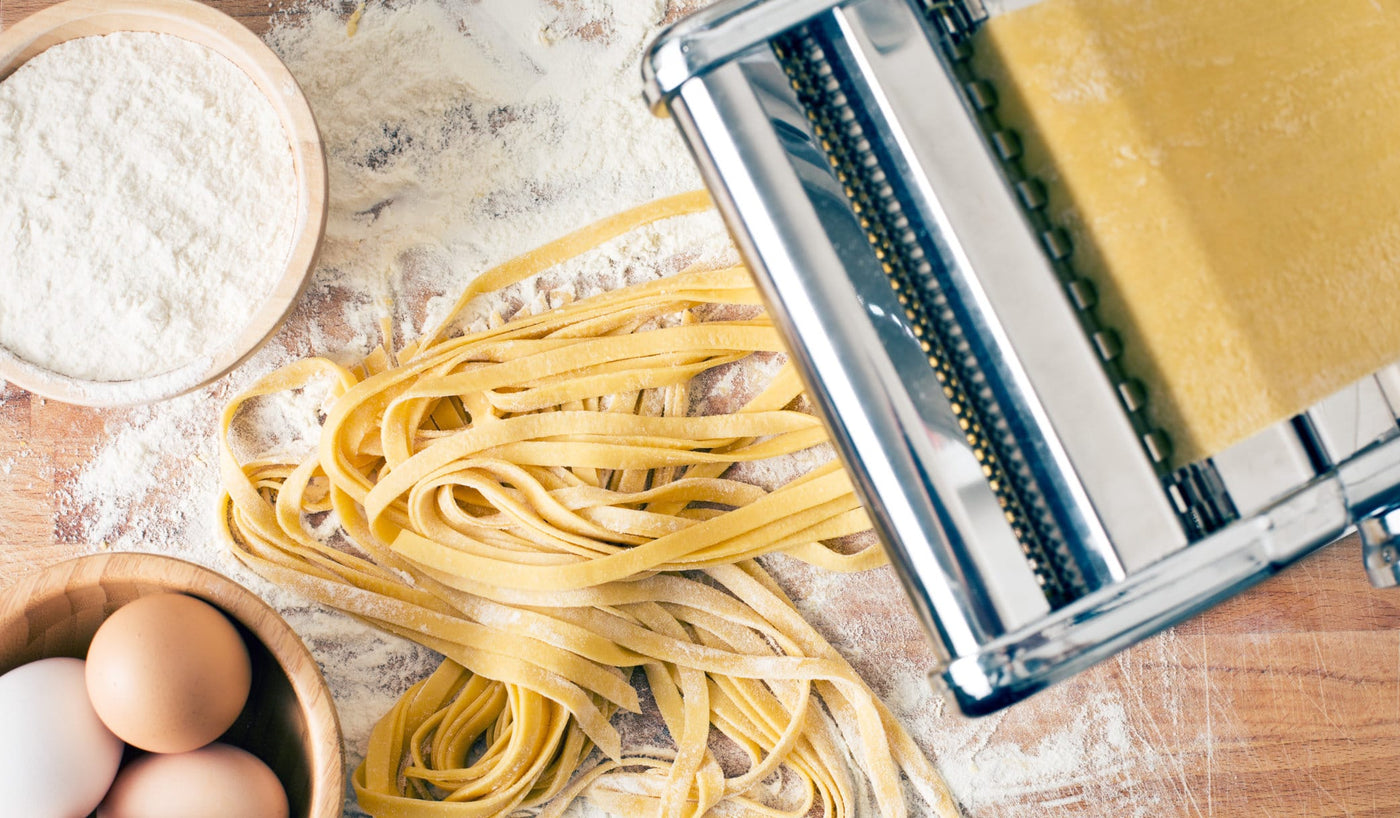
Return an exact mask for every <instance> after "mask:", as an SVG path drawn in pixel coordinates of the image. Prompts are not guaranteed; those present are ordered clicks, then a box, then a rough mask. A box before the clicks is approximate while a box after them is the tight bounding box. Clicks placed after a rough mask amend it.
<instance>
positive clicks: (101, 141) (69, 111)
mask: <svg viewBox="0 0 1400 818" xmlns="http://www.w3.org/2000/svg"><path fill="white" fill-rule="evenodd" d="M0 156H4V157H6V158H5V161H4V162H0V246H4V247H7V248H13V252H6V253H4V254H3V255H0V280H3V281H4V282H5V296H4V298H3V299H0V345H3V346H4V347H5V348H6V349H8V350H9V351H10V352H13V353H14V354H15V355H17V356H18V357H20V358H22V359H24V360H26V361H28V362H30V363H32V364H35V365H37V366H39V367H42V368H44V369H47V370H50V371H53V372H57V373H59V374H62V375H68V376H71V377H74V378H79V379H84V380H100V381H123V380H131V379H137V378H143V377H147V376H151V375H157V374H160V373H164V372H169V371H171V370H175V369H179V368H180V367H182V366H184V365H186V364H190V363H191V362H194V361H198V360H202V359H203V358H204V357H205V356H208V355H210V354H212V353H214V352H215V351H216V350H218V348H219V347H220V346H222V345H223V344H225V343H227V342H229V341H230V340H231V339H232V338H234V337H235V336H236V335H237V333H238V331H239V330H240V329H242V328H243V325H244V324H245V323H246V322H247V320H248V316H249V315H250V314H251V309H250V305H251V304H255V303H256V302H257V299H259V298H260V297H261V296H262V295H263V294H264V293H267V292H269V291H270V290H271V288H272V285H273V283H274V282H275V281H276V280H277V279H278V278H279V277H280V276H281V273H282V272H283V270H284V269H285V265H286V259H287V254H288V252H289V251H290V248H291V237H292V231H293V228H294V226H295V223H296V204H297V193H296V186H295V180H294V177H293V173H292V153H291V148H290V146H289V144H288V142H287V136H286V133H285V131H284V130H283V128H282V125H281V122H280V120H279V119H278V117H277V114H276V112H275V111H274V110H273V108H272V105H271V104H270V103H269V102H268V101H267V99H266V98H265V97H264V96H263V94H262V93H261V92H260V91H259V90H258V89H257V87H256V86H255V85H254V84H253V82H252V80H250V79H249V78H248V76H247V75H246V74H244V73H243V72H242V71H241V70H239V69H238V68H237V67H236V66H235V65H234V64H233V63H231V62H229V61H228V60H227V59H225V58H224V57H222V56H220V55H218V54H216V53H214V52H213V51H211V50H209V49H207V48H205V47H203V46H200V45H196V44H194V43H191V42H189V41H187V40H182V39H179V38H177V37H172V36H169V35H165V34H152V33H145V32H118V33H115V34H109V35H106V36H94V37H82V38H79V39H76V40H70V41H68V42H65V43H61V44H59V45H56V46H54V47H52V48H49V49H47V50H46V51H44V52H42V53H40V54H39V55H38V56H36V57H34V58H33V59H31V60H29V61H28V62H26V63H25V64H24V65H23V66H21V67H20V68H19V70H17V71H16V72H15V73H14V74H13V75H11V76H10V77H8V78H7V79H6V80H5V81H4V82H3V83H0Z"/></svg>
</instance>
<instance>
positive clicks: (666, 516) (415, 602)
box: [221, 194, 957, 818]
mask: <svg viewBox="0 0 1400 818" xmlns="http://www.w3.org/2000/svg"><path fill="white" fill-rule="evenodd" d="M708 206H709V203H708V199H706V197H705V196H704V195H703V194H688V195H684V196H679V197H673V198H670V199H664V200H661V201H658V202H655V203H652V204H650V205H646V206H643V207H641V208H638V209H635V210H632V211H629V212H627V213H624V214H621V215H620V216H616V217H613V218H611V219H608V220H605V221H603V222H600V223H598V224H595V225H593V226H592V227H589V228H586V229H584V230H581V231H578V232H576V233H573V234H571V235H569V236H566V237H565V238H563V239H560V240H558V241H556V242H554V243H553V244H550V245H547V246H545V247H544V248H541V249H539V250H536V251H534V252H532V253H529V254H527V255H525V256H522V257H520V258H517V259H515V260H514V261H511V262H509V263H507V264H505V265H502V266H501V267H498V268H496V269H494V270H491V271H489V272H487V273H485V274H484V275H482V276H480V277H478V278H477V279H476V281H475V282H474V283H473V285H472V286H471V287H470V288H469V289H468V290H467V291H466V292H465V293H464V294H463V295H462V297H461V299H460V300H459V301H458V303H457V305H456V307H455V308H454V310H453V312H452V315H451V316H449V318H448V319H447V321H446V322H444V324H443V326H444V327H445V326H448V325H449V324H450V323H451V322H452V320H453V319H454V318H455V317H456V315H457V314H458V313H460V312H461V310H462V308H463V307H464V306H465V305H466V304H467V303H468V302H469V301H471V300H472V299H473V298H475V297H476V296H478V295H481V294H483V293H486V292H491V291H494V290H498V289H500V288H503V287H506V286H509V285H511V284H513V283H516V282H519V281H521V280H523V279H525V278H527V277H529V276H531V275H533V274H536V273H539V272H541V271H543V270H546V269H548V268H550V267H552V266H554V265H556V264H558V263H560V262H562V261H565V260H567V259H569V258H571V257H573V256H575V255H578V254H579V253H581V252H584V251H586V250H588V249H591V248H593V247H596V246H598V245H599V244H602V243H603V242H606V241H608V240H610V239H612V238H614V237H616V236H619V235H621V234H623V233H625V232H628V231H630V230H633V229H636V228H638V227H640V226H642V225H645V224H648V223H650V222H654V221H657V220H660V219H664V218H669V217H674V216H680V215H685V214H690V213H694V212H696V211H699V210H702V209H705V208H708ZM758 306H759V298H758V295H757V293H756V291H755V289H754V287H753V284H752V281H751V280H750V278H749V276H748V273H747V272H746V271H745V270H744V269H742V268H731V269H721V270H690V271H686V272H682V273H679V274H676V275H673V276H669V277H665V278H661V279H658V280H655V281H650V282H647V283H644V284H640V285H633V286H629V287H625V288H622V289H619V290H614V291H611V292H607V293H604V294H602V295H598V296H595V297H591V298H587V299H582V300H579V301H575V302H573V303H569V304H567V305H564V306H562V307H559V308H557V309H553V310H550V311H548V312H545V313H543V314H535V315H522V316H519V317H516V318H514V319H513V320H510V321H508V322H496V323H499V326H495V327H493V328H491V329H488V330H486V331H481V332H471V333H467V334H464V335H459V336H456V337H446V336H447V333H446V332H445V331H444V330H439V331H438V332H435V333H431V334H429V335H427V336H426V337H425V338H424V339H422V340H421V341H419V342H418V343H417V344H415V345H412V346H410V347H409V348H407V349H404V350H402V351H401V352H400V354H399V355H398V356H397V357H398V361H397V362H395V361H394V357H395V356H394V355H393V353H392V352H391V351H390V350H389V349H388V348H387V342H386V348H381V349H379V350H377V351H376V352H375V353H374V354H372V355H371V356H369V358H367V359H366V360H365V361H363V362H362V363H361V364H360V365H359V366H358V367H356V368H354V370H351V369H346V368H344V367H341V366H339V365H337V364H335V363H332V362H330V361H327V360H324V359H309V360H305V361H301V362H299V363H295V364H292V365H290V366H287V367H285V368H283V369H281V370H278V371H276V372H273V373H272V374H270V375H268V376H266V377H264V378H263V379H261V380H260V381H259V382H258V383H256V384H255V385H254V386H253V387H252V388H251V389H250V390H248V391H247V392H246V393H244V394H243V395H241V396H239V397H238V398H237V399H235V400H234V401H233V402H232V403H231V404H230V405H229V406H228V407H227V408H226V409H225V411H224V414H223V418H222V423H223V441H222V473H223V480H224V486H225V489H226V494H225V496H224V498H223V503H222V509H221V520H222V521H223V524H224V533H225V535H226V537H227V539H228V542H229V543H230V544H231V546H232V548H233V551H234V553H235V554H236V555H237V556H238V558H239V559H241V560H242V561H244V562H245V563H246V564H248V565H249V566H251V567H252V568H253V569H255V570H257V571H258V572H260V573H262V574H263V575H264V576H266V577H267V578H269V579H271V580H272V581H274V582H277V583H279V584H280V585H283V586H285V587H288V588H291V589H294V590H296V591H299V592H301V593H303V594H305V595H306V596H308V597H310V598H313V599H315V600H318V601H320V602H322V603H324V604H326V605H329V606H331V607H334V608H337V609H340V610H343V611H346V612H348V613H350V614H353V615H355V616H357V617H359V618H361V619H363V620H365V621H367V622H370V623H372V624H374V625H377V626H379V627H381V628H384V629H385V630H387V631H390V632H392V633H395V634H398V635H400V636H403V637H405V638H408V639H411V640H414V641H416V642H418V643H420V644H422V645H424V646H426V647H429V648H431V649H433V650H436V651H438V652H440V653H441V654H443V656H444V657H446V658H445V660H444V662H443V664H442V666H441V667H440V668H439V669H438V670H437V672H435V673H434V674H432V675H431V676H430V677H429V678H427V679H425V680H423V681H422V682H420V683H419V684H418V685H416V686H415V687H413V688H412V689H411V690H409V691H408V693H407V694H406V695H405V696H404V697H403V698H402V699H401V700H400V701H399V702H398V704H397V705H395V707H394V708H393V709H392V710H391V711H390V712H389V713H388V714H387V715H386V716H385V717H384V719H383V720H381V721H380V722H379V724H378V725H377V726H376V728H375V730H374V732H373V735H372V737H371V739H370V744H369V747H368V749H367V753H366V758H365V762H364V764H363V765H361V766H360V767H359V768H358V769H357V770H356V771H355V774H354V786H355V790H356V792H357V794H358V797H359V800H360V804H361V806H362V807H363V808H364V809H365V810H366V811H367V812H369V813H370V814H371V815H374V816H377V818H398V817H399V816H451V817H452V818H458V817H460V818H468V817H471V816H482V817H483V818H484V817H485V816H505V815H512V814H515V813H517V812H520V811H523V810H530V809H539V810H542V811H541V812H540V814H542V815H546V816H557V815H559V814H560V813H562V812H563V810H564V809H566V808H567V806H568V804H569V803H570V802H572V801H573V800H574V799H576V798H579V797H583V798H587V799H589V800H590V801H593V802H594V803H595V804H597V805H599V806H601V807H603V808H604V809H607V810H610V811H612V812H615V813H616V814H619V815H627V816H634V815H636V816H640V815H661V816H678V817H681V818H690V816H700V815H705V814H709V813H711V812H712V811H713V813H714V814H726V815H729V814H733V815H754V816H772V817H773V818H777V817H778V816H793V817H794V818H796V817H797V816H803V815H807V814H808V813H810V812H811V811H812V810H813V809H814V808H816V807H817V806H818V805H819V809H820V812H821V814H823V815H827V816H861V815H867V814H870V813H871V811H872V809H878V812H879V813H880V814H882V815H885V816H903V815H905V814H906V813H907V807H906V799H905V792H904V786H905V785H904V782H905V781H907V783H908V785H909V787H910V788H911V789H912V790H914V791H915V792H916V793H917V795H918V797H919V798H920V799H921V800H922V801H924V802H925V803H926V804H927V805H928V807H929V808H930V810H931V812H932V813H933V814H936V815H940V816H945V815H954V814H956V812H957V810H956V807H955V806H954V803H953V800H952V799H951V797H950V796H949V794H948V792H947V790H946V788H945V787H944V785H943V782H942V781H941V779H940V778H939V776H938V774H937V772H936V771H935V770H934V769H933V766H932V765H931V764H930V762H929V761H928V759H927V758H926V757H925V756H924V755H923V753H922V752H921V751H920V750H919V748H918V747H917V746H916V745H915V744H914V742H913V741H912V740H911V739H910V737H909V736H908V734H907V733H906V732H905V730H904V729H903V728H902V727H901V726H900V725H899V724H898V722H897V721H896V720H895V719H894V718H893V716H892V715H891V714H890V712H889V711H888V710H887V709H886V708H885V707H884V706H883V705H882V704H881V703H880V702H879V700H878V699H877V698H876V697H875V695H874V694H873V693H872V692H871V690H870V688H869V687H868V686H867V685H866V684H865V683H864V682H863V681H862V680H861V678H860V677H859V676H858V675H857V673H856V672H855V671H854V670H853V669H852V668H851V666H850V665H849V664H848V663H847V662H846V661H845V660H844V659H843V658H842V657H841V656H840V655H839V654H838V653H837V652H836V651H835V650H834V649H833V648H832V647H831V646H830V645H829V644H828V643H827V641H826V640H825V639H824V638H823V637H822V636H821V635H820V634H819V633H818V632H817V631H816V630H815V629H813V628H812V627H811V626H810V625H808V624H807V623H806V622H805V621H804V620H803V619H802V617H801V616H800V615H799V614H798V612H797V610H796V608H795V607H794V605H793V603H792V602H791V601H790V600H789V599H788V598H787V596H786V595H785V594H784V592H783V591H782V590H781V589H780V588H779V587H778V585H777V584H776V583H775V582H774V581H773V580H772V579H771V578H770V577H769V575H768V574H767V573H766V572H765V570H764V569H763V568H762V567H761V566H760V565H759V563H758V562H757V561H755V559H754V558H755V557H757V556H759V555H761V554H765V553H771V552H782V553H785V554H788V555H790V556H792V557H795V558H797V559H800V560H804V561H806V562H809V563H812V564H814V565H817V566H819V567H822V568H827V569H831V570H838V571H855V570H863V569H868V568H872V567H875V566H877V565H880V564H882V563H883V554H882V552H881V551H880V549H878V548H866V549H864V550H861V551H858V552H856V553H854V554H848V553H843V552H842V551H840V550H838V549H836V548H833V547H831V546H829V545H828V544H827V543H829V542H830V541H832V540H835V539H838V538H841V537H844V536H846V535H850V534H853V533H857V532H860V531H862V530H865V529H867V528H868V526H869V523H868V520H867V518H866V516H865V514H864V512H863V510H862V509H861V506H860V504H859V502H858V501H857V499H856V497H855V494H854V493H853V491H852V487H851V484H850V482H849V480H848V478H847V476H846V474H845V473H844V472H843V471H842V469H841V468H840V466H839V465H837V464H836V463H828V464H827V465H824V466H820V467H818V468H816V469H814V470H812V471H810V472H809V473H807V474H806V475H804V476H802V477H800V478H798V479H796V480H793V481H791V482H789V483H787V484H786V485H783V486H782V487H780V488H778V489H776V490H774V491H772V492H766V491H764V490H763V489H760V488H758V487H756V486H753V485H749V484H747V483H743V482H740V481H737V480H733V479H728V478H726V477H725V476H724V475H725V473H726V471H727V470H728V469H729V468H730V466H732V465H734V464H736V463H741V462H748V461H756V460H763V459H767V458H772V457H778V456H782V455H787V454H792V453H794V452H798V451H800V450H803V449H807V448H810V447H812V446H814V445H817V444H820V443H823V442H825V441H826V439H827V438H826V433H825V431H824V429H823V427H822V426H821V424H820V422H819V421H818V420H817V419H816V418H814V417H812V416H811V415H809V414H806V413H803V412H800V411H796V410H794V409H792V408H790V407H791V406H792V404H793V403H794V401H795V400H796V399H797V398H798V397H799V395H800V391H801V385H800V383H799V381H798V379H797V377H796V375H795V374H794V372H793V371H792V369H791V368H790V366H786V365H785V366H784V367H783V369H782V370H781V371H780V373H779V374H778V375H777V376H776V377H775V378H774V379H773V380H772V382H771V383H770V384H769V385H768V386H767V387H766V389H764V390H763V391H762V392H761V393H760V394H758V395H757V396H756V397H754V398H753V399H752V400H750V401H748V403H747V404H746V405H744V406H742V407H741V408H738V409H737V410H736V411H733V412H731V413H729V414H722V415H710V416H696V415H691V414H689V412H690V404H691V400H690V386H691V381H692V379H694V378H695V377H696V376H697V375H699V374H701V373H703V372H705V371H707V370H711V369H714V368H716V367H720V366H725V365H728V364H733V363H735V362H737V361H740V360H741V359H743V358H745V357H747V356H749V355H751V354H753V353H756V352H780V351H782V348H783V347H782V344H781V342H780V339H779V337H778V335H777V333H776V331H775V329H774V327H773V326H772V324H771V322H770V321H769V320H768V319H767V317H766V316H764V315H762V313H761V312H760V311H759V310H758V309H757V307H758ZM735 314H742V315H744V316H746V317H742V318H734V317H725V316H733V315H735ZM754 316H757V317H754ZM325 379H329V381H330V382H331V384H332V386H331V389H330V393H331V397H330V403H329V410H328V412H329V414H328V416H327V417H326V420H325V422H324V425H323V428H322V430H321V436H320V441H319V449H318V450H317V451H316V452H315V453H313V454H311V455H309V456H307V457H306V458H305V459H302V460H295V459H292V458H288V457H279V456H276V455H269V456H265V457H260V458H257V459H251V460H248V461H247V462H240V460H239V459H238V458H237V457H236V456H235V454H234V448H233V446H232V445H231V442H230V435H231V431H232V429H233V427H234V426H235V424H237V423H239V422H240V418H241V417H242V416H241V415H240V412H239V410H240V408H241V407H243V406H245V405H246V404H248V403H249V402H250V401H254V400H256V399H258V398H260V397H263V396H267V395H271V394H274V393H280V392H285V391H288V390H296V389H300V388H304V387H307V386H308V385H309V384H311V383H313V382H319V381H322V380H325ZM325 512H334V514H335V515H336V519H337V521H338V522H339V525H340V526H341V533H342V534H343V537H342V538H340V539H341V540H343V541H341V542H340V543H339V544H338V545H337V544H333V543H330V542H326V541H323V539H321V538H318V537H316V536H313V535H312V534H311V533H310V527H309V525H308V524H307V519H308V517H310V516H312V515H318V514H323V513H325ZM332 539H336V538H332ZM639 669H640V671H641V674H642V675H643V676H644V677H645V680H646V682H647V686H648V688H649V690H650V692H651V697H652V698H653V699H654V700H655V703H656V708H657V710H658V711H659V713H660V718H661V720H662V721H663V722H664V726H665V728H666V730H667V731H668V732H669V734H670V736H671V737H672V738H673V739H674V745H675V746H674V749H673V750H668V749H665V748H658V747H650V746H649V747H641V748H629V747H626V746H624V742H623V739H622V736H621V734H620V733H619V731H618V729H617V728H616V726H615V725H614V724H613V723H612V717H613V716H614V715H615V714H616V713H617V712H618V711H619V710H627V711H632V712H640V710H641V698H640V697H639V694H638V691H637V689H636V688H635V687H634V686H633V684H632V681H633V678H634V676H635V674H636V672H637V671H638V670H639ZM718 735H722V736H724V737H727V739H728V741H727V742H725V741H722V740H720V739H717V738H716V736H718ZM717 742H718V743H717ZM721 743H722V744H723V747H721V746H720V744H721ZM595 747H596V748H597V750H598V751H599V754H600V755H601V757H602V760H600V761H595V760H594V759H596V758H597V756H594V755H592V750H593V748H595Z"/></svg>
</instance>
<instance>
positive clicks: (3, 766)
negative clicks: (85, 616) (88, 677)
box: [0, 659, 123, 818]
mask: <svg viewBox="0 0 1400 818" xmlns="http://www.w3.org/2000/svg"><path fill="white" fill-rule="evenodd" d="M122 749H123V748H122V743H121V740H120V739H118V738H117V737H116V736H114V735H112V732H111V731H110V730H108V729H107V728H106V726H104V725H103V724H102V722H101V720H99V719H98V718H97V713H95V712H94V711H93V709H92V704H91V703H90V702H89V701H88V694H87V685H86V684H85V682H84V680H83V661H82V660H81V659H41V660H40V661H37V662H31V663H29V664H27V665H22V666H20V667H18V668H15V669H14V670H12V671H10V672H9V673H6V674H5V675H4V676H0V813H3V814H4V815H23V816H25V817H26V818H72V816H82V815H87V814H89V813H91V812H92V809H93V807H95V806H97V803H98V802H99V801H101V800H102V796H103V795H104V794H106V792H107V788H108V787H109V786H111V784H112V778H113V777H114V776H116V774H117V765H119V764H121V760H122Z"/></svg>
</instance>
